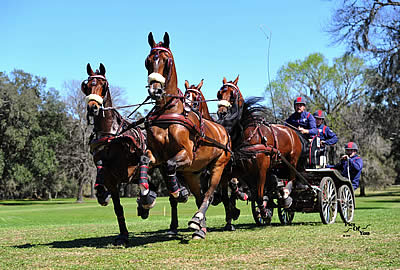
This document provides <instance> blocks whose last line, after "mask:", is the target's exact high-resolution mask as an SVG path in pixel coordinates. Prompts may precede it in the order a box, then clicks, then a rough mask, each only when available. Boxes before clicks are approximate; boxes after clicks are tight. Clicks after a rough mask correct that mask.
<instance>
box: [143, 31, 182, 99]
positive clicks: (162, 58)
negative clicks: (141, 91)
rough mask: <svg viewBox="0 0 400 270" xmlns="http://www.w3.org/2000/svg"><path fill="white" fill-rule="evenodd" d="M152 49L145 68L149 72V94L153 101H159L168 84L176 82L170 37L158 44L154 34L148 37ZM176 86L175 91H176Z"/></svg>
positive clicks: (166, 35)
mask: <svg viewBox="0 0 400 270" xmlns="http://www.w3.org/2000/svg"><path fill="white" fill-rule="evenodd" d="M148 41H149V45H150V47H151V50H150V54H149V55H148V56H147V57H146V61H145V66H146V69H147V72H148V86H147V87H148V92H149V95H150V97H151V98H152V99H155V100H159V99H161V98H162V97H163V96H164V95H165V94H166V92H167V87H168V84H169V83H170V82H171V81H173V80H175V84H176V83H177V80H176V72H175V64H174V57H173V55H172V52H171V51H170V49H169V35H168V33H167V32H165V34H164V40H163V41H162V42H159V43H156V42H155V41H154V38H153V34H152V33H151V32H150V34H149V36H148ZM176 88H177V87H176V86H175V89H174V90H176Z"/></svg>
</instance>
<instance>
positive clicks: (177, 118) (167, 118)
mask: <svg viewBox="0 0 400 270" xmlns="http://www.w3.org/2000/svg"><path fill="white" fill-rule="evenodd" d="M173 124H179V125H182V126H184V127H186V128H187V129H188V130H189V131H190V132H191V133H192V134H194V135H195V136H199V138H200V140H199V141H198V143H199V142H200V141H201V139H202V140H204V141H208V142H211V143H212V144H214V145H215V146H216V147H218V148H221V149H223V150H225V151H228V152H231V150H230V147H229V142H228V144H227V145H223V144H222V143H220V142H218V141H216V140H214V139H213V138H210V137H208V136H206V135H205V134H204V132H202V129H201V126H197V125H196V124H194V123H193V121H191V120H190V119H188V118H187V117H185V116H184V115H182V114H178V113H171V114H161V115H159V114H157V115H153V116H150V117H148V118H147V121H146V122H145V125H146V126H147V127H150V126H162V127H163V126H169V125H173Z"/></svg>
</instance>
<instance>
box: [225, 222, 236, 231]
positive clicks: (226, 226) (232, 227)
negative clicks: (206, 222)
mask: <svg viewBox="0 0 400 270" xmlns="http://www.w3.org/2000/svg"><path fill="white" fill-rule="evenodd" d="M224 231H228V232H233V231H236V229H235V226H233V224H226V225H225V227H224Z"/></svg>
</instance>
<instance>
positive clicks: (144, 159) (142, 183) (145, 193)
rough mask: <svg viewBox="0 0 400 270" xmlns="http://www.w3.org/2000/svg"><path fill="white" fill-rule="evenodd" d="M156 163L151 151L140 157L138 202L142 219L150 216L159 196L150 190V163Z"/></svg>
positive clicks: (139, 214)
mask: <svg viewBox="0 0 400 270" xmlns="http://www.w3.org/2000/svg"><path fill="white" fill-rule="evenodd" d="M151 162H152V163H154V162H155V159H154V157H153V154H152V153H151V151H150V150H147V151H146V153H145V154H143V155H142V156H141V157H140V161H139V180H138V184H139V188H140V195H139V198H138V200H137V203H138V207H137V210H138V216H140V217H141V218H142V219H146V218H147V217H148V216H149V209H151V208H153V207H154V205H155V204H156V198H157V194H156V193H155V192H154V191H152V190H150V189H149V180H148V178H149V177H148V170H149V167H150V163H151Z"/></svg>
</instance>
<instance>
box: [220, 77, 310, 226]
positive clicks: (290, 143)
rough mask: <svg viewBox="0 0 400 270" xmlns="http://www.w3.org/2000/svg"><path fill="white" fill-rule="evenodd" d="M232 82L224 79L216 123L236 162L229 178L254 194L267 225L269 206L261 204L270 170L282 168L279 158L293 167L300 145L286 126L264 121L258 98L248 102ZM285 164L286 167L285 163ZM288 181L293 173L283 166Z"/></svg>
mask: <svg viewBox="0 0 400 270" xmlns="http://www.w3.org/2000/svg"><path fill="white" fill-rule="evenodd" d="M238 80H239V76H238V77H237V78H236V79H235V81H233V82H232V81H229V82H228V81H227V80H226V78H223V81H222V82H223V85H222V87H221V89H220V90H219V91H218V94H217V98H218V100H219V103H218V112H217V114H218V117H219V120H218V122H219V123H221V124H222V125H223V126H225V127H226V128H227V130H228V131H229V134H230V135H231V138H232V149H233V152H234V156H235V162H234V165H233V170H232V174H231V176H233V177H236V178H238V179H239V181H241V182H244V183H245V184H246V185H247V186H248V187H249V188H250V189H251V190H253V191H255V192H256V194H257V195H256V197H254V195H251V196H253V198H252V199H253V200H255V201H256V202H257V204H258V207H259V209H260V212H261V216H262V218H263V219H264V221H265V222H266V223H269V222H270V220H271V216H272V211H271V210H269V209H268V208H271V204H269V205H268V203H267V205H265V204H264V198H263V197H264V186H265V184H266V180H267V177H269V176H270V175H269V174H268V173H269V172H270V169H271V168H273V167H276V166H277V165H281V164H280V163H281V161H282V159H285V161H288V162H289V163H290V164H291V165H292V166H293V167H294V168H296V166H297V164H298V161H299V158H300V155H301V150H302V146H301V142H300V139H299V137H298V135H297V134H296V132H295V131H294V130H292V129H290V128H288V127H286V126H282V125H276V124H269V123H267V121H266V120H265V115H266V114H265V110H266V109H265V108H264V107H263V106H261V105H258V101H260V100H261V99H260V98H252V99H249V100H248V101H245V100H244V99H243V96H242V94H241V92H240V90H239V87H238V86H237V83H238ZM284 165H285V164H284ZM286 168H287V169H288V170H287V172H288V175H287V177H288V179H289V180H294V179H295V177H296V172H295V171H294V170H293V169H290V166H289V168H288V167H286Z"/></svg>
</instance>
